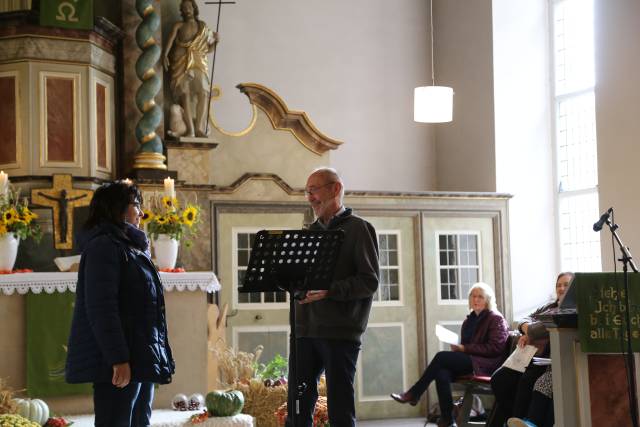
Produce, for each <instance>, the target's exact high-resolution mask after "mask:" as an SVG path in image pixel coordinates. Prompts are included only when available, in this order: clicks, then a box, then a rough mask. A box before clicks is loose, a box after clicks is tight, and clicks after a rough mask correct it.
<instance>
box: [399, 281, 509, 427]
mask: <svg viewBox="0 0 640 427" xmlns="http://www.w3.org/2000/svg"><path fill="white" fill-rule="evenodd" d="M494 300H495V296H494V293H493V289H491V288H490V287H489V286H488V285H487V284H485V283H476V284H475V285H473V286H472V287H471V289H470V290H469V309H471V313H469V315H468V316H467V318H466V319H465V321H464V322H463V323H462V329H461V342H462V344H460V345H454V344H452V345H451V351H440V352H438V353H437V354H436V355H435V357H434V358H433V360H431V363H429V366H427V369H426V370H425V371H424V373H423V374H422V377H420V379H419V380H418V382H416V383H415V384H414V385H413V387H411V388H410V389H409V390H407V391H405V392H404V393H392V394H391V397H392V398H393V399H394V400H395V401H397V402H400V403H409V404H411V405H416V404H417V403H418V400H419V399H420V396H422V394H423V393H424V392H425V391H426V390H427V387H429V384H431V382H432V381H433V380H435V381H436V390H437V392H438V401H439V404H440V413H441V419H440V422H439V423H438V425H439V426H456V423H455V420H454V419H453V417H452V411H453V399H452V397H451V381H452V380H454V379H455V378H456V377H460V376H464V375H471V374H475V375H491V374H492V373H493V371H494V370H495V369H496V368H497V367H498V366H499V365H500V363H502V361H503V355H504V351H505V345H506V343H507V336H508V332H507V322H506V321H505V320H504V317H502V314H500V313H499V312H498V311H497V310H496V308H495V302H494Z"/></svg>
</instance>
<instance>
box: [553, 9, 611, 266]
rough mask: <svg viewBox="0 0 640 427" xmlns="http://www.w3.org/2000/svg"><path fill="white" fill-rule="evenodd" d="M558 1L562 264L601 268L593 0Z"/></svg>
mask: <svg viewBox="0 0 640 427" xmlns="http://www.w3.org/2000/svg"><path fill="white" fill-rule="evenodd" d="M552 1H553V4H552V5H553V7H552V14H553V26H552V32H553V34H552V38H553V64H554V77H555V79H554V81H555V84H554V101H555V112H556V114H555V128H556V135H555V147H556V171H557V172H556V176H557V179H558V182H557V191H558V193H557V194H558V203H557V206H558V217H559V227H560V230H559V231H560V257H561V260H560V265H561V269H562V270H563V271H566V270H571V271H599V270H600V269H601V264H600V234H599V233H595V232H593V230H592V227H591V224H593V222H594V221H595V220H596V219H597V218H598V211H599V208H598V161H597V160H598V159H597V151H596V148H597V146H596V117H595V96H594V85H595V65H594V33H593V0H552Z"/></svg>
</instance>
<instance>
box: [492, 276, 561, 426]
mask: <svg viewBox="0 0 640 427" xmlns="http://www.w3.org/2000/svg"><path fill="white" fill-rule="evenodd" d="M573 278H574V274H573V273H570V272H563V273H560V274H559V275H558V277H557V279H556V297H557V298H556V300H555V301H553V302H551V303H549V304H545V305H543V306H542V307H540V308H538V309H537V310H536V311H535V312H533V313H532V314H531V315H530V316H529V317H525V318H524V319H523V320H521V321H520V323H519V324H518V330H519V331H520V332H521V333H522V337H520V340H519V341H518V346H520V347H524V346H525V345H527V344H531V345H535V346H536V347H538V353H536V355H537V356H539V357H549V350H550V349H549V334H548V332H547V331H546V329H545V328H544V326H543V325H542V323H540V322H537V321H536V320H535V317H536V316H537V315H538V314H540V313H543V312H545V311H547V310H549V309H551V308H556V307H558V304H559V303H560V301H561V300H562V297H563V296H564V294H565V292H566V291H567V289H568V287H569V285H570V284H571V281H572V280H573ZM546 369H547V367H546V366H536V365H534V364H533V362H532V363H530V364H529V366H527V368H526V369H525V371H524V373H523V372H518V371H514V370H513V369H509V368H504V367H503V368H500V369H498V370H497V371H496V372H495V373H494V374H493V375H492V377H491V388H492V389H493V393H494V395H495V397H496V403H497V405H498V406H497V413H496V416H495V420H496V424H495V425H502V424H503V423H504V422H505V421H506V420H507V419H508V418H510V417H518V418H525V417H526V416H527V411H528V409H529V404H530V402H531V393H532V391H533V386H534V384H535V382H536V380H537V379H538V378H539V377H540V376H541V375H542V374H543V373H544V372H545V371H546Z"/></svg>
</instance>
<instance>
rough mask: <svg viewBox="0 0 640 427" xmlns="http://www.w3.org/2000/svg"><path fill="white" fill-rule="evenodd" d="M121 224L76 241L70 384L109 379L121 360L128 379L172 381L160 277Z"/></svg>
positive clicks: (100, 228)
mask: <svg viewBox="0 0 640 427" xmlns="http://www.w3.org/2000/svg"><path fill="white" fill-rule="evenodd" d="M126 227H130V226H126ZM126 227H125V228H123V229H121V228H119V227H118V226H116V225H114V224H101V225H98V226H96V227H94V228H93V229H91V230H88V231H85V232H84V233H83V234H82V235H81V236H80V238H79V239H78V240H79V244H80V249H81V251H82V257H81V260H80V270H79V272H78V283H77V286H76V303H75V308H74V312H73V321H72V324H71V333H70V336H69V346H68V354H67V363H66V380H67V382H69V383H86V382H111V378H112V376H113V368H112V367H113V365H114V364H117V363H123V362H129V364H130V365H131V381H132V382H154V383H160V384H166V383H169V382H171V375H172V374H173V373H174V370H175V364H174V361H173V357H172V355H171V347H170V346H169V341H168V337H167V321H166V315H165V305H164V293H163V288H162V284H161V283H160V276H159V274H158V271H157V270H156V268H155V266H154V265H153V263H152V262H151V260H150V259H149V256H148V252H145V251H146V250H147V248H145V247H141V246H143V245H142V244H140V243H139V242H136V241H135V240H140V239H136V238H135V237H139V236H136V234H135V231H134V230H132V229H128V228H126ZM131 228H132V227H131ZM125 231H126V232H125ZM136 231H138V230H136ZM138 232H139V231H138ZM139 233H140V232H139ZM143 236H144V235H143ZM143 239H144V241H145V242H146V239H145V238H144V237H143ZM136 243H138V244H136Z"/></svg>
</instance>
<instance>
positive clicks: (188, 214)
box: [182, 205, 198, 227]
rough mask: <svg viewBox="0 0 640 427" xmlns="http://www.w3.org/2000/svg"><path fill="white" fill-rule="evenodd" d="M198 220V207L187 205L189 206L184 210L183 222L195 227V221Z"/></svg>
mask: <svg viewBox="0 0 640 427" xmlns="http://www.w3.org/2000/svg"><path fill="white" fill-rule="evenodd" d="M197 220H198V208H196V207H195V206H191V205H190V206H187V208H186V209H185V210H184V212H182V222H184V223H185V224H186V225H188V226H189V227H193V223H194V222H196V221H197Z"/></svg>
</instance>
